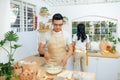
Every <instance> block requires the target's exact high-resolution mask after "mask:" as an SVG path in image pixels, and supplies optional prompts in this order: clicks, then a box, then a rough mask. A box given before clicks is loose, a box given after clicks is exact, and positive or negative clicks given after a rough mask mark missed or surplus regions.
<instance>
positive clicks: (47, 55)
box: [44, 52, 50, 60]
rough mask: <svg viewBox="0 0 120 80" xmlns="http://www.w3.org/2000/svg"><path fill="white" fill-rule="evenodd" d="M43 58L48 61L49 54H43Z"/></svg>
mask: <svg viewBox="0 0 120 80" xmlns="http://www.w3.org/2000/svg"><path fill="white" fill-rule="evenodd" d="M44 58H45V59H46V60H48V59H49V58H50V54H49V53H48V52H45V53H44Z"/></svg>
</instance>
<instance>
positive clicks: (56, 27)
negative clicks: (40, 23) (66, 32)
mask: <svg viewBox="0 0 120 80" xmlns="http://www.w3.org/2000/svg"><path fill="white" fill-rule="evenodd" d="M52 24H53V31H55V32H59V31H61V30H62V25H63V20H54V21H53V22H52Z"/></svg>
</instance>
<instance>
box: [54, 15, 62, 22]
mask: <svg viewBox="0 0 120 80" xmlns="http://www.w3.org/2000/svg"><path fill="white" fill-rule="evenodd" d="M54 20H63V16H62V15H61V14H60V13H56V14H54V15H53V18H52V21H54Z"/></svg>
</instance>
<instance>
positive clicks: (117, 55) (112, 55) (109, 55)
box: [88, 53, 120, 58]
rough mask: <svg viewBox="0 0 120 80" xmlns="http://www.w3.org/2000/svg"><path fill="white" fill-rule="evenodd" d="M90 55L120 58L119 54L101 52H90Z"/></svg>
mask: <svg viewBox="0 0 120 80" xmlns="http://www.w3.org/2000/svg"><path fill="white" fill-rule="evenodd" d="M88 56H90V57H104V58H120V55H119V54H107V55H103V54H101V53H88Z"/></svg>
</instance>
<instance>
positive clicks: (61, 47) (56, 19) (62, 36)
mask: <svg viewBox="0 0 120 80" xmlns="http://www.w3.org/2000/svg"><path fill="white" fill-rule="evenodd" d="M52 25H53V29H52V30H51V31H50V32H49V33H46V35H45V38H44V40H43V41H42V42H41V43H40V44H39V48H38V51H39V52H40V53H42V54H44V58H45V59H46V60H47V61H48V62H52V63H54V62H55V63H58V64H59V63H60V64H62V65H63V66H65V65H66V63H67V60H68V58H69V57H70V56H71V55H72V52H73V48H72V40H71V38H70V36H69V35H68V34H67V33H66V32H65V31H62V25H63V17H62V15H61V14H59V13H57V14H54V15H53V18H52ZM45 46H47V49H48V51H46V50H44V48H45Z"/></svg>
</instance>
